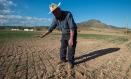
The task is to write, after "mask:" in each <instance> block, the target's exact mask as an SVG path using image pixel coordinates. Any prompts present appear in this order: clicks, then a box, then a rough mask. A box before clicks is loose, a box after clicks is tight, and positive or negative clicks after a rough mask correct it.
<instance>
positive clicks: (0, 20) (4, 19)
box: [0, 0, 50, 26]
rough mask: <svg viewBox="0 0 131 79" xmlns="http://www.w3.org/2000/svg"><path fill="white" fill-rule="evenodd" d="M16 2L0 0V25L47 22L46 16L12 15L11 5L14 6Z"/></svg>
mask: <svg viewBox="0 0 131 79" xmlns="http://www.w3.org/2000/svg"><path fill="white" fill-rule="evenodd" d="M16 5H17V4H15V3H14V2H13V0H0V26H2V25H25V24H26V25H28V24H30V25H34V24H39V23H40V24H41V23H45V22H49V21H50V19H47V18H37V17H30V16H21V15H13V14H14V13H16V12H15V11H13V9H12V6H14V7H16Z"/></svg>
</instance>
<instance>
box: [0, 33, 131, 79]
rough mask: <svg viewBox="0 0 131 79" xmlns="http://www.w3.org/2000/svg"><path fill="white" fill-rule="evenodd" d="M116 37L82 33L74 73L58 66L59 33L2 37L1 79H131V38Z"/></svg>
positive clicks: (0, 41)
mask: <svg viewBox="0 0 131 79" xmlns="http://www.w3.org/2000/svg"><path fill="white" fill-rule="evenodd" d="M116 35H117V34H116ZM116 35H114V36H110V35H97V34H88V35H87V34H79V35H78V43H77V47H76V54H75V67H74V69H72V70H69V69H68V62H66V63H65V64H62V65H58V61H59V48H60V35H59V34H50V35H49V36H47V37H45V38H43V39H41V38H35V37H32V36H30V37H28V36H27V37H26V38H23V37H22V38H19V39H16V37H15V39H14V38H10V37H9V38H6V39H2V37H1V38H0V79H131V49H130V47H131V38H130V37H129V36H120V35H119V36H116ZM8 36H10V33H9V34H8ZM18 36H19V35H18ZM3 38H4V37H3Z"/></svg>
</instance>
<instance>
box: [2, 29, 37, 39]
mask: <svg viewBox="0 0 131 79" xmlns="http://www.w3.org/2000/svg"><path fill="white" fill-rule="evenodd" d="M36 34H37V33H36V32H25V31H0V40H9V39H19V38H23V39H24V38H30V37H32V36H34V35H36Z"/></svg>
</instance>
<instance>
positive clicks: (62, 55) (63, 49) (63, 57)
mask: <svg viewBox="0 0 131 79" xmlns="http://www.w3.org/2000/svg"><path fill="white" fill-rule="evenodd" d="M67 46H68V42H67V40H61V47H60V60H61V61H66V52H67Z"/></svg>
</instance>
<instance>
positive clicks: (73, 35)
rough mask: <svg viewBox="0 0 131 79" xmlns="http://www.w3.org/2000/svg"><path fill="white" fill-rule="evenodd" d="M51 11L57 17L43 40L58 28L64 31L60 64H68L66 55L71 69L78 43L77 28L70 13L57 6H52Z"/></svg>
mask: <svg viewBox="0 0 131 79" xmlns="http://www.w3.org/2000/svg"><path fill="white" fill-rule="evenodd" d="M50 11H51V13H53V15H54V16H55V17H54V19H53V21H52V24H51V26H50V28H49V29H48V31H47V32H46V33H44V34H43V35H42V36H41V38H43V37H45V36H46V35H48V34H49V33H51V32H52V31H53V29H55V28H56V26H58V27H59V29H60V30H61V31H62V38H61V47H60V60H61V61H60V63H64V62H66V54H68V55H67V58H68V62H69V67H70V68H73V67H74V55H75V48H76V43H77V26H76V23H75V22H74V19H73V16H72V14H71V13H70V12H68V11H63V10H61V9H60V7H59V6H58V5H57V4H54V3H52V4H51V5H50Z"/></svg>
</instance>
